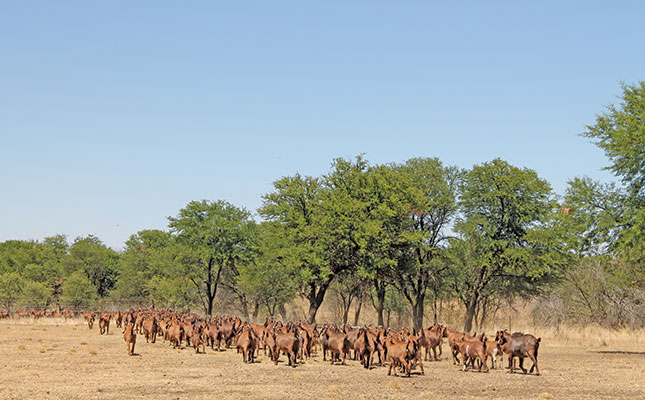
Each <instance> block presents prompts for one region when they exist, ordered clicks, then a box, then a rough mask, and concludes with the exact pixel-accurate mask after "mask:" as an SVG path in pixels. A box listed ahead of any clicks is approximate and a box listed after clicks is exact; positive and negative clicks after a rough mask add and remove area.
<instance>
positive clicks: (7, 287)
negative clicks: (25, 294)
mask: <svg viewBox="0 0 645 400" xmlns="http://www.w3.org/2000/svg"><path fill="white" fill-rule="evenodd" d="M24 284H25V280H24V278H23V277H22V276H20V274H19V273H17V272H15V271H12V272H5V273H3V274H0V303H1V304H2V305H3V306H4V307H5V308H7V309H8V310H11V309H12V308H13V306H14V304H16V301H17V300H18V299H19V298H20V297H21V296H22V289H23V287H24Z"/></svg>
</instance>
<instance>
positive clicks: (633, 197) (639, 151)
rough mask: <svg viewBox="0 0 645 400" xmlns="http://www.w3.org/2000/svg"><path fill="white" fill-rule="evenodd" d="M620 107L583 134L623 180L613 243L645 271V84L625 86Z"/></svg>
mask: <svg viewBox="0 0 645 400" xmlns="http://www.w3.org/2000/svg"><path fill="white" fill-rule="evenodd" d="M622 89H623V93H622V95H621V96H620V97H619V100H620V102H619V104H618V105H613V104H612V105H610V106H608V107H607V108H606V111H605V112H604V113H602V114H601V115H598V116H597V118H596V122H595V124H593V125H588V126H587V129H586V130H585V131H584V132H583V133H582V135H583V136H586V137H588V138H590V139H592V140H594V143H595V144H596V145H597V146H598V147H600V148H601V149H602V150H604V152H605V154H606V155H607V157H608V158H609V161H610V165H609V166H608V167H607V169H608V170H610V171H611V172H613V173H614V175H616V176H617V177H619V178H620V180H621V182H622V183H623V185H624V187H625V192H626V195H625V196H624V198H623V199H621V200H622V201H621V203H622V204H623V207H622V212H621V214H620V218H619V223H618V227H617V228H618V229H617V231H618V235H617V237H616V240H615V241H614V242H613V243H611V244H612V245H614V246H615V247H616V248H617V249H618V250H620V251H621V256H623V257H626V258H627V259H628V260H629V261H630V262H631V263H633V264H636V265H638V268H639V269H640V273H641V274H643V273H644V272H645V81H640V82H638V83H636V84H632V85H628V84H624V83H623V84H622Z"/></svg>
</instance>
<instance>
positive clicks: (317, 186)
mask: <svg viewBox="0 0 645 400" xmlns="http://www.w3.org/2000/svg"><path fill="white" fill-rule="evenodd" d="M273 187H274V191H273V192H271V193H269V194H266V195H264V196H263V204H262V207H261V208H260V209H259V210H258V212H259V214H260V215H261V216H262V217H263V218H265V219H266V220H267V221H269V223H270V225H271V229H272V232H273V235H275V237H276V240H277V241H278V243H279V244H280V247H279V248H278V249H276V252H277V255H276V258H279V259H280V262H281V263H282V265H284V266H285V267H286V268H287V269H289V270H290V271H291V274H292V276H293V277H294V279H295V280H296V282H297V283H298V286H299V287H300V288H301V289H302V293H303V295H304V296H305V298H306V299H307V300H308V301H309V311H308V317H307V319H308V320H309V321H310V322H313V321H315V318H316V312H317V311H318V308H319V307H320V305H321V304H322V302H323V299H324V297H325V293H326V292H327V289H328V288H329V285H330V284H331V281H332V280H333V278H334V274H335V273H336V272H337V271H334V270H333V269H331V268H330V267H329V266H328V265H327V264H326V263H325V259H324V252H325V248H324V245H323V242H322V241H320V240H319V239H320V237H321V230H320V227H319V224H318V219H319V218H320V216H319V214H320V212H321V210H320V203H321V201H322V200H321V191H322V190H323V186H322V183H321V180H320V179H318V178H313V177H303V176H301V175H299V174H296V175H295V176H293V177H283V178H281V179H279V180H277V181H275V182H274V183H273Z"/></svg>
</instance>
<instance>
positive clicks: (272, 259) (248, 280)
mask: <svg viewBox="0 0 645 400" xmlns="http://www.w3.org/2000/svg"><path fill="white" fill-rule="evenodd" d="M273 227H274V225H272V224H271V223H267V222H265V223H262V224H260V226H259V229H258V234H259V239H258V253H257V255H256V257H254V258H253V260H251V261H250V262H246V263H243V264H240V265H239V266H238V268H237V269H238V275H237V276H236V277H235V281H234V282H233V283H231V284H230V285H229V288H230V289H234V290H235V292H236V293H237V295H238V296H240V297H242V296H244V302H243V303H242V304H243V308H244V310H243V312H245V313H246V314H249V319H251V320H254V321H255V320H257V318H258V315H259V311H260V307H266V310H267V314H268V315H269V316H270V317H271V318H273V317H275V316H276V313H278V312H280V311H281V310H283V309H284V306H285V304H286V303H288V302H289V301H291V300H292V299H293V298H294V297H295V295H296V293H297V290H298V287H297V285H298V284H297V281H296V279H295V278H294V276H293V274H292V270H291V269H289V267H288V266H287V265H285V264H284V262H283V258H282V255H281V249H282V247H283V245H282V244H281V243H280V240H281V237H280V236H279V235H276V234H274V232H273V229H272V228H273ZM247 302H248V303H252V304H253V310H252V311H251V312H249V311H250V310H249V309H248V308H247V306H246V303H247Z"/></svg>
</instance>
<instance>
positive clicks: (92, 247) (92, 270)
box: [65, 235, 119, 297]
mask: <svg viewBox="0 0 645 400" xmlns="http://www.w3.org/2000/svg"><path fill="white" fill-rule="evenodd" d="M118 261H119V254H118V253H117V252H116V251H114V250H112V249H110V248H108V247H107V246H105V245H104V244H103V242H101V240H100V239H99V238H97V237H96V236H93V235H88V236H87V237H78V238H76V240H74V243H73V244H72V245H71V246H70V251H69V256H68V257H67V258H66V261H65V263H66V269H67V274H73V273H74V272H76V271H83V273H85V276H86V277H87V278H88V279H89V280H90V282H92V287H94V288H96V293H97V294H98V295H99V297H104V296H106V295H107V294H108V293H109V291H110V290H111V289H112V288H114V285H115V283H116V281H117V277H118Z"/></svg>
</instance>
